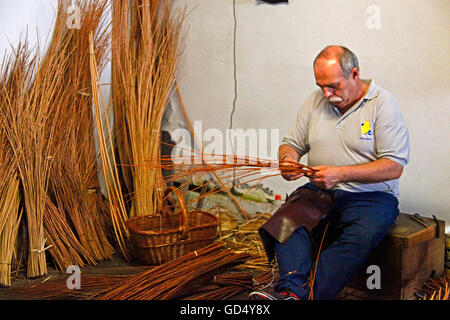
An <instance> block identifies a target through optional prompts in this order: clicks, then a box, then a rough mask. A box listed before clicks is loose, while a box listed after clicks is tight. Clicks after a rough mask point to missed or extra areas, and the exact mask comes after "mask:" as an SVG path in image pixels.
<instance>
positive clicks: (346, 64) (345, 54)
mask: <svg viewBox="0 0 450 320" xmlns="http://www.w3.org/2000/svg"><path fill="white" fill-rule="evenodd" d="M339 49H341V50H339ZM330 57H336V58H337V59H338V61H339V64H340V65H341V68H342V72H343V73H344V76H345V77H349V76H350V75H351V73H352V70H353V68H358V70H359V62H358V58H357V57H356V55H355V54H354V53H353V52H352V51H350V50H349V49H348V48H346V47H343V46H335V45H331V46H327V47H325V48H324V49H323V50H322V51H320V53H319V54H318V55H317V57H316V58H315V59H314V63H313V66H314V65H316V61H317V60H318V59H319V58H330Z"/></svg>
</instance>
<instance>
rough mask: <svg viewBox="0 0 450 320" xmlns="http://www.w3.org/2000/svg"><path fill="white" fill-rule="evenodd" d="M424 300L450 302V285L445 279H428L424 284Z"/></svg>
mask: <svg viewBox="0 0 450 320" xmlns="http://www.w3.org/2000/svg"><path fill="white" fill-rule="evenodd" d="M424 291H425V296H424V298H423V300H450V284H449V282H448V281H447V279H446V278H445V277H441V278H439V279H432V278H428V279H427V280H426V281H425V284H424Z"/></svg>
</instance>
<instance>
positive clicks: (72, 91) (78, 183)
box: [44, 0, 114, 269]
mask: <svg viewBox="0 0 450 320" xmlns="http://www.w3.org/2000/svg"><path fill="white" fill-rule="evenodd" d="M69 5H75V6H76V7H77V8H78V10H79V11H78V12H77V14H78V15H79V19H80V21H81V23H80V26H79V28H73V29H70V28H68V27H67V21H68V19H69V15H68V10H67V9H68V6H69ZM107 5H108V1H107V0H101V1H95V0H88V1H81V0H78V1H67V0H59V1H58V13H57V17H56V21H55V27H54V32H53V36H52V40H51V43H50V46H49V48H48V50H47V56H46V60H44V63H45V62H46V63H48V64H51V63H53V62H52V59H53V57H54V56H59V57H61V59H64V60H65V61H67V63H66V70H65V73H64V78H62V79H59V81H60V82H59V83H60V85H61V86H63V87H64V91H63V92H62V93H61V94H62V96H61V97H60V101H61V103H60V104H59V105H58V107H59V110H60V116H59V117H56V118H55V121H56V123H57V125H56V127H57V134H56V138H55V139H54V149H56V148H57V147H58V152H57V153H55V154H54V156H53V160H52V161H53V167H52V171H51V175H50V181H49V182H50V186H49V196H50V198H51V199H52V200H53V201H54V205H55V206H56V207H55V208H52V210H47V212H52V213H54V214H53V215H52V214H47V215H46V219H45V224H44V225H45V227H46V233H52V232H54V231H56V229H55V226H57V225H58V226H60V228H59V230H60V231H63V230H64V232H63V233H62V234H58V233H52V234H49V237H50V238H52V239H53V242H52V243H53V244H54V246H53V247H52V249H50V253H51V254H52V256H53V257H54V259H55V260H56V262H57V266H58V267H59V268H61V269H65V268H67V266H68V265H71V264H77V265H79V266H82V265H84V262H83V261H85V262H87V263H94V264H95V262H96V260H103V259H108V258H111V256H112V254H113V252H114V250H113V247H112V246H111V244H110V243H109V241H108V239H107V237H106V235H105V229H106V228H107V227H106V221H105V220H104V217H103V216H104V213H103V212H102V210H103V209H102V208H103V206H102V203H101V202H102V201H103V199H102V198H101V195H100V193H99V192H98V190H99V182H98V177H97V156H96V150H95V144H94V123H93V117H92V109H91V97H92V94H91V87H90V72H89V63H90V62H89V35H90V34H91V33H94V34H95V36H94V48H95V52H96V56H97V57H98V60H99V61H100V62H99V65H100V66H101V68H103V65H104V63H105V60H106V59H105V55H106V50H107V49H108V36H109V34H108V32H107V31H106V29H107V24H106V22H105V21H104V13H105V10H106V9H107ZM47 58H48V59H47ZM49 206H50V207H51V204H49ZM58 212H60V213H59V214H58ZM66 216H67V218H66ZM61 224H63V225H61ZM72 228H73V230H72ZM58 238H61V240H62V241H56V239H58ZM80 244H81V245H80ZM72 245H73V246H72Z"/></svg>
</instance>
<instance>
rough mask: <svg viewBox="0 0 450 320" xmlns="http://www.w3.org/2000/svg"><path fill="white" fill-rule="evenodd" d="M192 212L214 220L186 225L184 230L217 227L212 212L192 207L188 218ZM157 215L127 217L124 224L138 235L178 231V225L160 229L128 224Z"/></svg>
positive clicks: (217, 219)
mask: <svg viewBox="0 0 450 320" xmlns="http://www.w3.org/2000/svg"><path fill="white" fill-rule="evenodd" d="M194 212H196V213H201V214H204V215H208V216H210V217H212V218H214V220H215V221H214V222H208V223H204V224H201V225H196V226H186V228H185V229H186V231H191V230H195V229H204V228H210V227H214V226H215V227H217V226H218V224H219V218H218V217H217V216H216V215H214V214H212V213H210V212H207V211H203V210H198V209H194V210H191V211H189V213H188V218H189V214H191V213H194ZM158 215H159V216H160V214H154V215H145V216H138V217H132V218H130V219H128V220H127V221H126V222H125V224H126V226H127V227H128V229H129V230H130V231H131V232H133V233H136V234H140V235H164V234H170V233H178V232H180V228H181V226H179V227H177V228H167V229H162V230H137V229H136V228H133V227H132V226H130V224H131V223H132V222H134V221H137V220H141V219H145V218H150V217H151V218H153V217H155V216H158Z"/></svg>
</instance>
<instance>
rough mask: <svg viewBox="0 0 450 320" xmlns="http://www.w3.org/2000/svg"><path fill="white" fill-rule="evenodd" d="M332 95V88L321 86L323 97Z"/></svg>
mask: <svg viewBox="0 0 450 320" xmlns="http://www.w3.org/2000/svg"><path fill="white" fill-rule="evenodd" d="M332 95H333V91H332V90H330V89H328V88H323V96H324V97H325V98H327V99H328V98H329V97H331V96H332Z"/></svg>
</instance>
